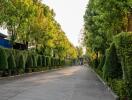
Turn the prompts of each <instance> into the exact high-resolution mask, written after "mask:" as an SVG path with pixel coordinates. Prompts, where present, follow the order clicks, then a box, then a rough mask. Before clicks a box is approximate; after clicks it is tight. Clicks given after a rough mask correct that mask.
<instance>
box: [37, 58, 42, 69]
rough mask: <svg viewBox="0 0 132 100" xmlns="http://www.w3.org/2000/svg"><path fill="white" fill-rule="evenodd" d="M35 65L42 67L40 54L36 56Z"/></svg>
mask: <svg viewBox="0 0 132 100" xmlns="http://www.w3.org/2000/svg"><path fill="white" fill-rule="evenodd" d="M37 65H38V66H39V67H42V56H41V55H39V56H38V61H37Z"/></svg>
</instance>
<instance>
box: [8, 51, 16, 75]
mask: <svg viewBox="0 0 132 100" xmlns="http://www.w3.org/2000/svg"><path fill="white" fill-rule="evenodd" d="M8 70H9V71H10V74H11V73H12V71H15V70H16V62H15V58H14V55H13V54H12V53H11V54H10V56H9V57H8Z"/></svg>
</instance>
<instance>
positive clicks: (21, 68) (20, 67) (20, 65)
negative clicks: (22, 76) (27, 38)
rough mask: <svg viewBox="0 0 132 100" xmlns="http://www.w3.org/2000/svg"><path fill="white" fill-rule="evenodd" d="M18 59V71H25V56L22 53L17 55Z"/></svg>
mask: <svg viewBox="0 0 132 100" xmlns="http://www.w3.org/2000/svg"><path fill="white" fill-rule="evenodd" d="M17 59H18V60H16V61H17V70H18V73H24V69H25V61H24V57H23V55H22V54H21V55H20V56H19V57H17Z"/></svg>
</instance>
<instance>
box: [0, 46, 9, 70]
mask: <svg viewBox="0 0 132 100" xmlns="http://www.w3.org/2000/svg"><path fill="white" fill-rule="evenodd" d="M7 69H8V62H7V55H6V53H5V51H4V49H3V48H0V70H1V71H5V70H7Z"/></svg>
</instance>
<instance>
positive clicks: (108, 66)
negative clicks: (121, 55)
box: [103, 43, 122, 80]
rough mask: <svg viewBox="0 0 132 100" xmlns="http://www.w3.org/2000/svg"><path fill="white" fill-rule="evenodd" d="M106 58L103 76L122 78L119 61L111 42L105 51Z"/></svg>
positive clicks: (106, 77)
mask: <svg viewBox="0 0 132 100" xmlns="http://www.w3.org/2000/svg"><path fill="white" fill-rule="evenodd" d="M106 53H107V54H106V60H105V64H104V66H103V77H104V78H105V79H106V80H108V79H115V78H117V79H118V78H122V68H121V64H120V63H119V60H118V57H117V53H116V48H115V44H113V43H112V44H111V46H110V49H108V50H107V52H106Z"/></svg>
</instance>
